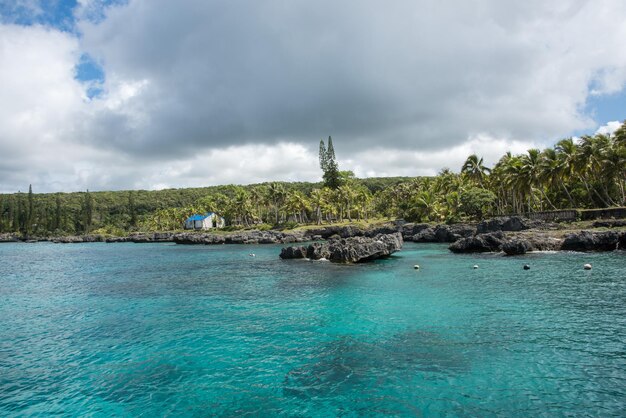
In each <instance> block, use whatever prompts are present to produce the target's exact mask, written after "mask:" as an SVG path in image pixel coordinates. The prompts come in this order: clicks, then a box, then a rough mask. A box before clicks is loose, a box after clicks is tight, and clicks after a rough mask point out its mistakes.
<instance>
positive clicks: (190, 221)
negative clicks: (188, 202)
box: [185, 212, 226, 230]
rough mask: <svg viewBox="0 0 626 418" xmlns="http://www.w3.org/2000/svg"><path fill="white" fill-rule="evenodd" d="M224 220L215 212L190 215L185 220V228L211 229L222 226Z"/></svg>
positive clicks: (224, 223)
mask: <svg viewBox="0 0 626 418" xmlns="http://www.w3.org/2000/svg"><path fill="white" fill-rule="evenodd" d="M225 225H226V222H225V221H224V218H222V217H221V216H219V215H218V214H217V213H213V212H209V213H207V214H206V215H192V216H190V217H189V218H187V220H186V221H185V229H196V230H197V229H202V230H207V229H212V228H224V226H225Z"/></svg>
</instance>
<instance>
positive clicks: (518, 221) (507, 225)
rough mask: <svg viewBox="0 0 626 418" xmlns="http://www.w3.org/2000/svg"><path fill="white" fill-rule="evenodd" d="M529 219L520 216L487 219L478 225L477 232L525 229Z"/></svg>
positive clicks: (527, 226)
mask: <svg viewBox="0 0 626 418" xmlns="http://www.w3.org/2000/svg"><path fill="white" fill-rule="evenodd" d="M528 228H529V225H528V221H525V220H524V219H522V218H520V217H519V216H507V217H502V218H494V219H486V220H484V221H482V222H480V223H479V224H478V225H477V226H476V233H478V234H485V233H488V232H496V231H523V230H525V229H528Z"/></svg>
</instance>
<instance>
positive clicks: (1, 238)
mask: <svg viewBox="0 0 626 418" xmlns="http://www.w3.org/2000/svg"><path fill="white" fill-rule="evenodd" d="M19 240H20V239H19V238H18V237H17V235H15V234H0V242H18V241H19Z"/></svg>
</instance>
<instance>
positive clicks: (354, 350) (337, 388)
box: [283, 331, 469, 399]
mask: <svg viewBox="0 0 626 418" xmlns="http://www.w3.org/2000/svg"><path fill="white" fill-rule="evenodd" d="M467 370H469V361H468V360H467V359H466V357H465V356H464V355H463V354H462V353H461V352H460V351H459V350H458V349H455V348H454V344H453V342H452V341H446V340H444V339H442V338H441V337H440V336H439V335H437V334H434V333H429V332H423V331H411V332H406V333H401V334H398V335H395V336H393V337H391V338H390V339H386V340H379V341H371V342H368V341H360V340H356V339H354V338H352V337H343V338H341V339H339V340H336V341H333V342H331V343H329V344H327V345H325V346H323V347H321V349H320V354H319V357H318V359H317V361H315V362H314V363H310V364H305V365H304V366H301V367H298V368H296V369H293V370H291V371H290V372H289V373H287V375H286V376H285V381H284V384H283V394H284V395H285V396H295V397H298V398H303V399H309V398H317V397H327V396H335V395H336V394H337V393H346V392H350V391H353V390H359V391H363V390H367V389H368V388H369V387H371V385H372V384H374V385H379V384H383V383H384V382H385V381H386V380H387V379H396V378H402V379H404V380H406V381H409V380H411V379H412V378H413V377H414V376H415V375H416V374H420V373H421V374H429V375H431V377H433V378H445V377H447V376H451V375H455V374H458V373H462V372H465V371H467Z"/></svg>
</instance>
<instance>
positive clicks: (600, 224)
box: [592, 219, 626, 228]
mask: <svg viewBox="0 0 626 418" xmlns="http://www.w3.org/2000/svg"><path fill="white" fill-rule="evenodd" d="M592 226H593V227H594V228H618V227H620V226H626V219H605V220H601V221H595V222H594V223H593V225H592Z"/></svg>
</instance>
